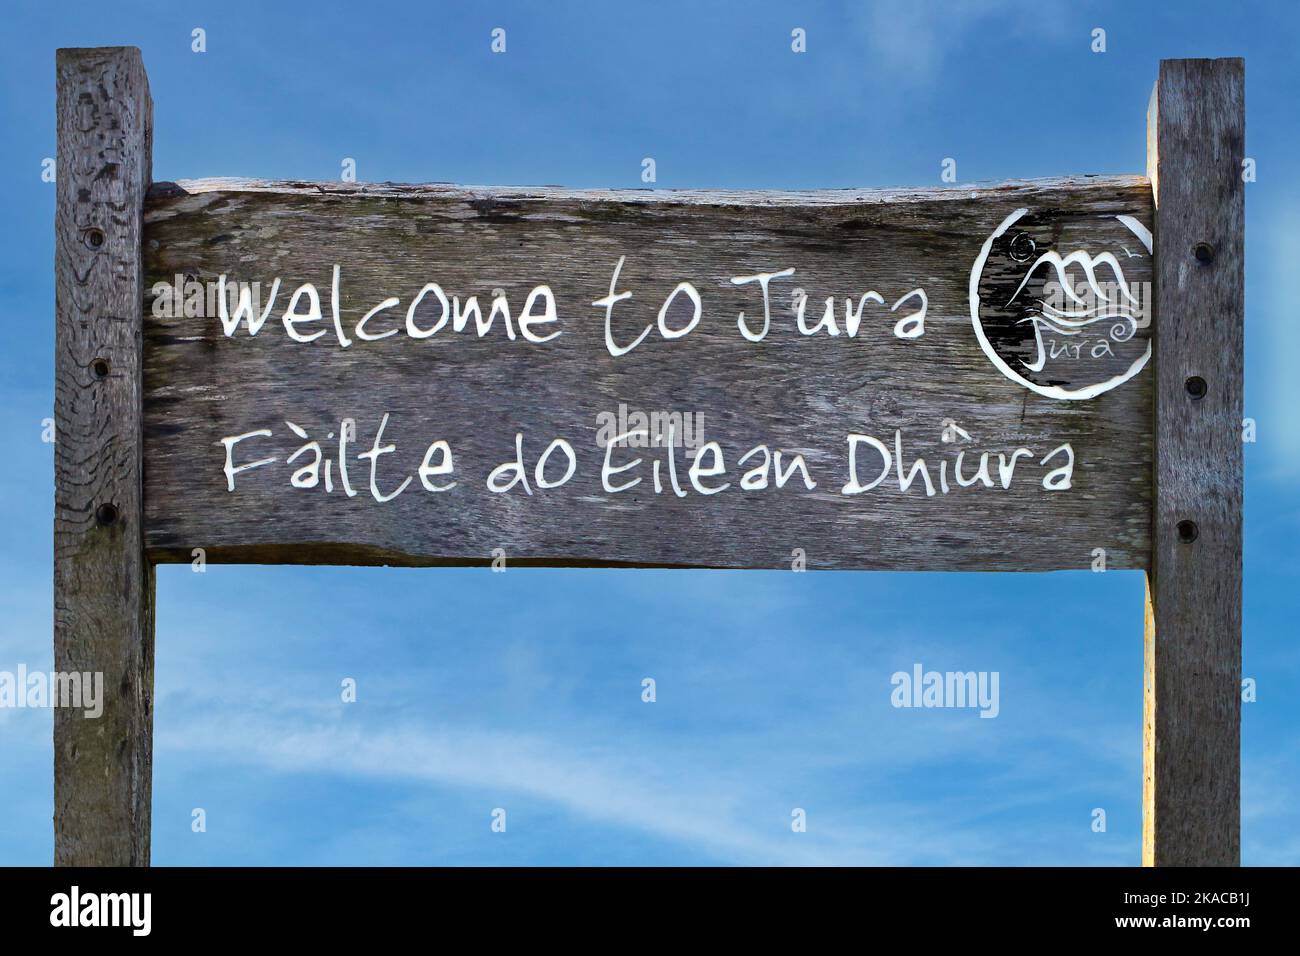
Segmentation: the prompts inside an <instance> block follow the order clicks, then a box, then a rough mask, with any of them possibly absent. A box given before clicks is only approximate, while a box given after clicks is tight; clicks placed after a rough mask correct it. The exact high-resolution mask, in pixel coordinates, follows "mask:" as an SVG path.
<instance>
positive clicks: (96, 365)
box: [90, 358, 108, 378]
mask: <svg viewBox="0 0 1300 956" xmlns="http://www.w3.org/2000/svg"><path fill="white" fill-rule="evenodd" d="M90 370H91V371H92V372H94V373H95V378H108V359H102V358H97V359H95V361H93V362H91V363H90Z"/></svg>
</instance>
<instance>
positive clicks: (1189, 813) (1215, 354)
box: [1142, 59, 1245, 866]
mask: <svg viewBox="0 0 1300 956" xmlns="http://www.w3.org/2000/svg"><path fill="white" fill-rule="evenodd" d="M1244 88H1245V67H1244V64H1243V62H1242V61H1241V60H1239V59H1223V60H1165V61H1162V62H1161V64H1160V78H1159V80H1157V82H1156V87H1155V90H1154V92H1153V93H1152V98H1151V107H1150V110H1149V112H1148V114H1147V130H1148V138H1147V144H1148V145H1147V166H1148V175H1149V176H1150V178H1151V186H1152V189H1153V191H1154V193H1155V204H1156V213H1155V229H1154V232H1155V273H1154V282H1155V289H1154V290H1153V291H1154V296H1155V309H1156V323H1155V376H1156V389H1155V435H1156V453H1155V496H1154V500H1155V511H1154V516H1153V527H1152V533H1151V537H1152V566H1151V571H1150V573H1149V575H1148V578H1147V614H1146V621H1147V627H1146V638H1145V649H1146V650H1145V657H1146V661H1145V680H1144V696H1145V706H1144V709H1145V718H1146V719H1145V729H1144V748H1143V749H1144V758H1143V764H1144V766H1143V827H1142V861H1143V863H1144V864H1146V865H1148V866H1194V865H1199V866H1237V865H1240V862H1241V483H1242V447H1241V416H1242V324H1243V313H1244V299H1243V257H1244V206H1245V202H1244V195H1243V189H1244V186H1243V182H1242V159H1243V157H1244V148H1245V93H1244Z"/></svg>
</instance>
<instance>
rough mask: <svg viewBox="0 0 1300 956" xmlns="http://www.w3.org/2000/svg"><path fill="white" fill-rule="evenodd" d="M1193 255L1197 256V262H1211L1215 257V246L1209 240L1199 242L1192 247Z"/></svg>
mask: <svg viewBox="0 0 1300 956" xmlns="http://www.w3.org/2000/svg"><path fill="white" fill-rule="evenodd" d="M1192 255H1194V256H1196V261H1197V262H1211V261H1213V259H1214V246H1212V245H1210V244H1209V243H1208V242H1198V243H1197V244H1196V245H1195V246H1194V247H1193V248H1192Z"/></svg>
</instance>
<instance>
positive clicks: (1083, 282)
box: [970, 208, 1152, 400]
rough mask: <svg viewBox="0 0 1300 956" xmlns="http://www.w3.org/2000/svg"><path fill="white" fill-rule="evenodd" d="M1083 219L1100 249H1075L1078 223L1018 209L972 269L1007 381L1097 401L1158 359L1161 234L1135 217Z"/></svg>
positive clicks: (982, 341) (979, 306) (977, 321)
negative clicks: (1154, 254) (1156, 239)
mask: <svg viewBox="0 0 1300 956" xmlns="http://www.w3.org/2000/svg"><path fill="white" fill-rule="evenodd" d="M1079 225H1086V226H1087V227H1088V230H1089V231H1088V241H1089V242H1091V243H1093V244H1094V248H1095V244H1097V243H1100V244H1101V245H1102V246H1103V248H1101V249H1100V251H1097V252H1095V253H1094V252H1090V251H1089V250H1088V249H1084V248H1074V246H1075V243H1073V242H1072V241H1071V240H1072V239H1073V238H1076V237H1075V236H1072V235H1071V234H1072V233H1074V232H1076V231H1077V229H1078V226H1076V225H1075V224H1074V223H1072V222H1069V221H1067V222H1064V223H1063V222H1061V221H1059V220H1058V219H1057V218H1054V217H1051V218H1049V217H1048V216H1046V215H1040V214H1031V213H1030V211H1029V209H1027V208H1021V209H1017V210H1016V211H1015V212H1013V213H1011V215H1009V216H1007V217H1006V219H1004V220H1003V221H1002V224H1001V225H999V226H998V228H997V229H996V230H994V232H993V234H992V235H991V236H989V237H988V239H986V240H985V241H984V246H983V248H982V249H981V250H980V254H979V256H978V257H977V258H976V259H975V265H974V266H973V267H972V268H971V274H970V314H971V322H972V324H973V325H974V327H975V337H976V339H977V340H978V341H979V345H980V348H981V349H983V351H984V354H985V355H987V356H988V358H989V361H991V362H992V363H993V365H994V367H995V368H997V370H998V371H1000V372H1001V373H1002V374H1003V375H1005V376H1006V377H1007V378H1009V379H1011V380H1012V381H1013V382H1016V383H1018V384H1020V385H1023V386H1024V387H1025V388H1027V389H1029V390H1030V391H1033V392H1036V393H1037V394H1039V395H1043V396H1046V397H1047V398H1055V399H1063V400H1079V399H1087V398H1093V397H1095V396H1097V395H1100V394H1102V393H1103V392H1108V391H1110V390H1111V389H1113V388H1115V387H1117V386H1119V385H1122V384H1124V383H1125V382H1127V381H1128V380H1129V379H1131V378H1133V376H1135V375H1137V373H1138V372H1140V371H1142V369H1143V367H1144V366H1145V365H1146V364H1147V362H1148V360H1150V358H1151V340H1150V338H1149V334H1148V333H1145V330H1147V329H1149V327H1150V325H1151V309H1150V302H1151V295H1150V288H1151V286H1150V282H1149V281H1146V280H1145V277H1146V276H1149V275H1150V270H1151V259H1150V255H1151V249H1152V241H1151V232H1150V231H1149V230H1148V229H1147V228H1146V227H1145V226H1143V225H1142V223H1140V222H1138V221H1137V220H1136V219H1134V218H1133V217H1132V216H1115V217H1114V218H1113V219H1104V220H1101V221H1100V222H1098V221H1097V220H1095V219H1091V218H1090V219H1088V220H1086V221H1083V220H1081V221H1080V223H1079ZM1067 250H1069V251H1067ZM1143 251H1145V252H1146V255H1145V256H1144V255H1143V254H1142V253H1143ZM1125 269H1128V270H1129V273H1130V275H1129V276H1126V275H1125ZM1133 275H1137V276H1140V277H1142V279H1141V280H1140V281H1131V276H1133ZM1139 330H1142V331H1144V334H1142V335H1139V334H1138V332H1139Z"/></svg>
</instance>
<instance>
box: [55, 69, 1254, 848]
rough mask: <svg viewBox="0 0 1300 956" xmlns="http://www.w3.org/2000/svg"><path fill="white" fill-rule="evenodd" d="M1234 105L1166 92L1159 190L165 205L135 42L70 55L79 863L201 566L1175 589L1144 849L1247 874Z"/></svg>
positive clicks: (409, 195) (188, 191) (315, 190)
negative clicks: (967, 579) (958, 574)
mask: <svg viewBox="0 0 1300 956" xmlns="http://www.w3.org/2000/svg"><path fill="white" fill-rule="evenodd" d="M1241 77H1242V67H1241V63H1240V61H1229V60H1221V61H1167V62H1166V63H1164V64H1162V69H1161V79H1160V81H1159V83H1158V84H1157V93H1156V99H1155V100H1154V101H1153V108H1152V110H1151V113H1150V121H1151V124H1152V133H1153V139H1152V143H1153V146H1152V151H1151V152H1152V157H1153V159H1152V161H1153V163H1154V164H1156V165H1155V166H1154V167H1153V169H1152V171H1151V173H1150V175H1149V176H1147V177H1138V176H1129V177H1074V178H1067V179H1059V180H1050V181H1035V182H1016V183H1006V184H1002V185H997V186H992V187H983V188H947V189H916V190H839V191H824V192H807V193H764V192H696V191H666V190H653V191H622V192H619V191H581V192H580V191H569V190H559V189H498V188H492V189H487V188H468V187H453V186H442V185H427V186H396V185H390V184H384V185H362V184H335V183H331V184H311V183H296V182H281V183H266V182H250V181H241V180H203V181H197V182H182V183H166V182H159V183H153V184H152V185H150V184H151V180H152V175H151V172H150V168H149V165H150V160H149V151H150V141H151V136H152V130H151V122H150V118H149V114H150V108H149V98H148V91H147V83H146V81H145V78H144V72H143V67H142V66H141V64H140V60H139V56H138V53H137V52H135V51H133V50H125V49H113V50H70V51H61V52H60V58H59V123H60V125H59V130H60V141H59V145H60V159H61V165H60V171H61V172H60V177H59V197H60V201H59V219H58V240H59V256H58V279H59V282H58V293H59V300H58V306H57V318H58V327H57V332H58V341H59V349H58V353H57V360H56V374H57V382H58V416H57V422H58V427H59V433H58V449H59V456H58V473H57V476H56V477H57V486H58V490H57V492H56V494H57V506H58V518H57V522H56V625H55V643H56V656H58V657H59V658H60V659H67V660H73V659H75V660H77V661H79V662H81V663H80V665H79V668H78V669H81V670H86V669H94V668H90V667H89V666H88V664H87V663H86V662H87V661H90V662H94V663H95V664H96V666H98V667H101V668H102V669H104V670H105V671H106V672H108V674H109V679H106V685H107V686H112V687H119V688H121V689H122V699H121V700H118V701H117V702H116V705H115V706H114V705H112V703H111V702H110V706H109V707H108V708H107V711H106V716H105V718H104V720H106V721H107V724H106V725H105V724H102V723H101V725H100V727H98V728H92V727H89V726H88V725H87V723H86V721H84V720H82V719H81V718H80V717H79V716H72V715H68V716H64V715H62V714H61V715H60V716H59V718H58V722H57V723H56V729H55V735H56V834H57V851H56V858H57V860H58V862H69V863H71V862H119V863H146V862H147V861H148V787H149V763H150V760H149V747H150V725H151V717H150V704H149V696H150V694H151V687H152V653H153V635H152V612H151V607H152V592H153V585H152V571H151V569H152V566H153V565H154V564H156V563H162V562H171V561H185V562H188V561H190V560H191V559H192V556H193V554H194V553H195V549H202V553H203V554H204V555H205V557H206V559H207V560H215V561H236V562H250V563H335V564H403V565H448V564H457V565H460V564H487V563H489V562H492V561H493V560H498V561H499V560H506V561H509V562H511V563H514V564H531V565H578V566H602V565H612V566H632V567H645V566H650V567H709V568H789V567H791V566H792V565H795V564H798V565H801V566H806V567H807V568H810V569H816V568H838V569H913V570H914V569H930V570H934V569H952V570H1011V571H1029V570H1050V569H1059V568H1088V567H1093V568H1095V567H1097V563H1098V561H1100V562H1102V565H1103V566H1104V567H1108V568H1141V569H1146V570H1148V571H1149V572H1152V573H1153V576H1152V587H1151V593H1152V601H1151V605H1152V608H1151V611H1150V613H1149V615H1148V617H1149V625H1150V627H1149V634H1148V652H1147V664H1148V674H1147V705H1148V727H1147V734H1148V741H1149V747H1148V749H1149V751H1150V752H1149V754H1148V762H1147V775H1148V781H1147V787H1146V791H1147V798H1146V800H1147V814H1146V819H1147V839H1146V844H1147V845H1146V847H1145V856H1146V859H1147V861H1148V862H1161V863H1166V862H1168V863H1176V862H1214V863H1235V862H1237V856H1238V837H1237V833H1238V818H1239V813H1238V810H1237V805H1236V800H1237V791H1238V787H1239V784H1238V776H1237V771H1236V767H1237V759H1238V758H1237V741H1238V736H1237V733H1238V731H1237V713H1238V711H1237V703H1236V701H1237V697H1236V686H1237V681H1238V680H1239V672H1240V642H1239V638H1240V481H1241V452H1240V444H1239V442H1238V441H1236V435H1237V428H1238V424H1239V422H1240V418H1241V415H1240V402H1241V398H1240V396H1241V262H1242V260H1241V252H1242V220H1241V180H1240V176H1239V174H1238V169H1239V163H1240V160H1241V155H1242V109H1241ZM65 171H66V172H65ZM1171 632H1172V633H1176V634H1178V635H1179V637H1178V639H1177V640H1176V641H1174V640H1171V639H1167V638H1166V634H1167V633H1171ZM114 678H116V680H114ZM1206 721H1210V722H1211V723H1210V724H1207V723H1206ZM104 726H107V727H109V728H110V732H109V734H108V736H107V737H104V735H103V734H102V732H101V731H102V728H103V727H104ZM1156 739H1159V740H1160V748H1159V750H1156V749H1155V747H1154V743H1153V742H1154V740H1156ZM1207 740H1208V741H1209V744H1210V746H1208V747H1207V746H1206V741H1207Z"/></svg>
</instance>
